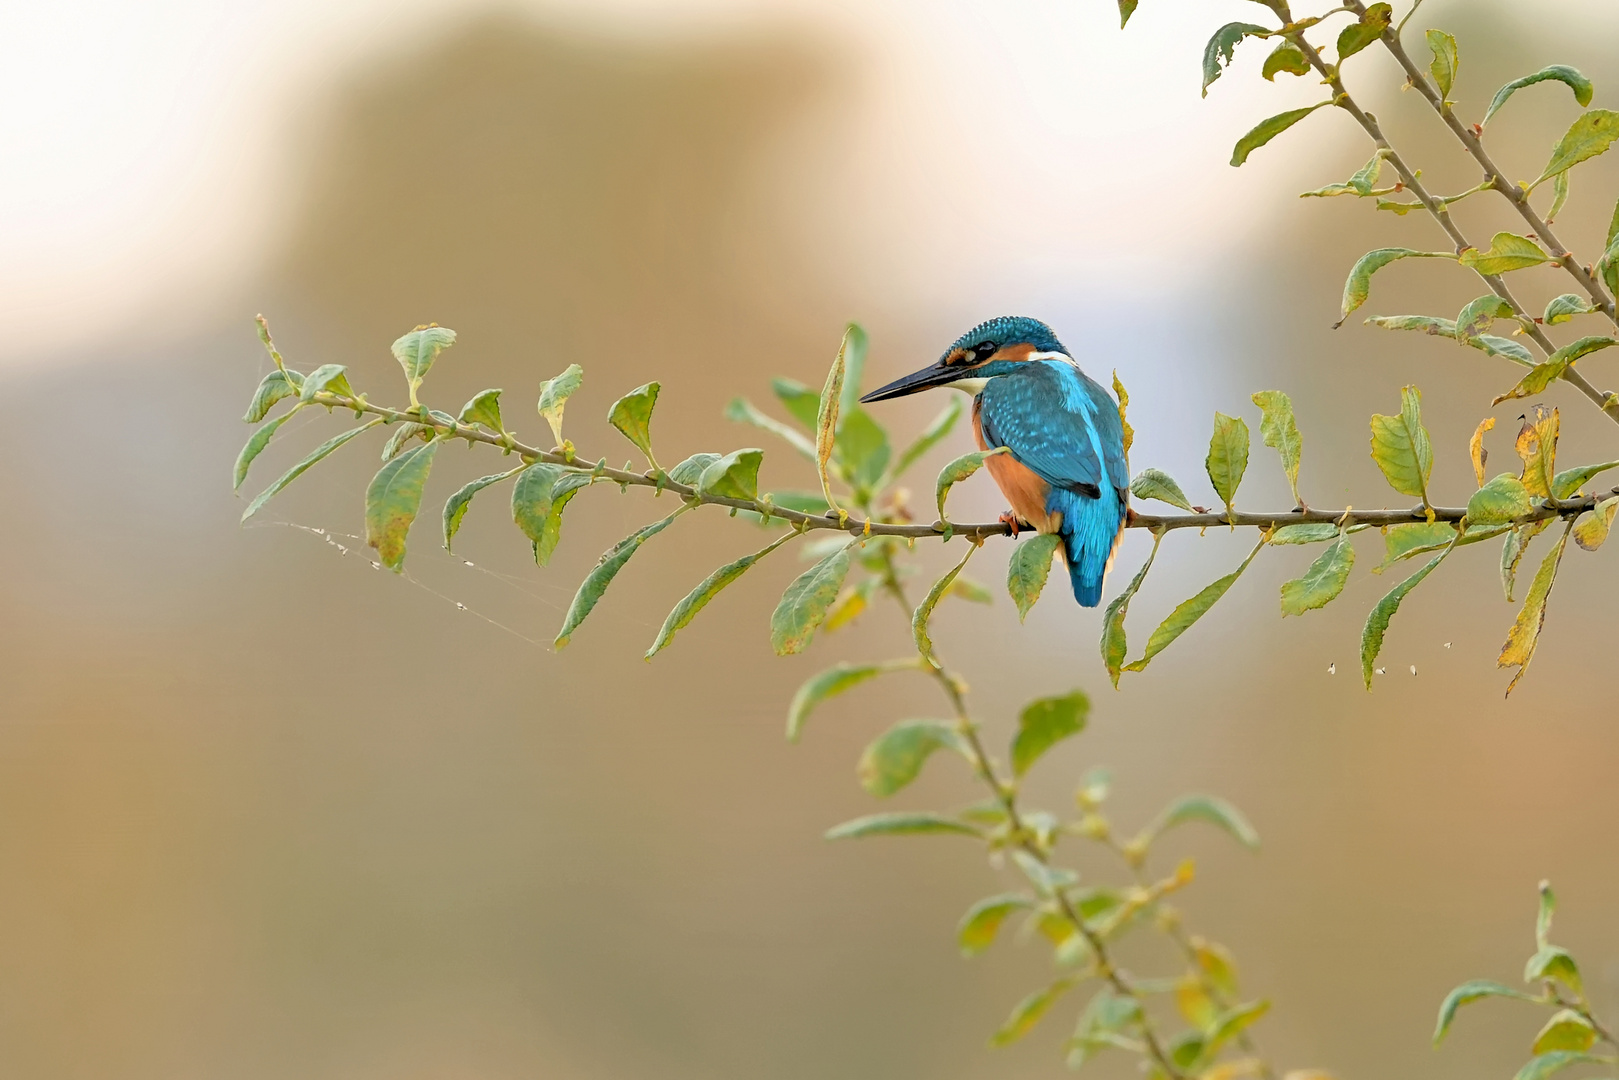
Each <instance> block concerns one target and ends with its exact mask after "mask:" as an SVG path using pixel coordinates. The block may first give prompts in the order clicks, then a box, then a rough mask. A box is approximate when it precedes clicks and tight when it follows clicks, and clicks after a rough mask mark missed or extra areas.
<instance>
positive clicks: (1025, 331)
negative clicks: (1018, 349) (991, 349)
mask: <svg viewBox="0 0 1619 1080" xmlns="http://www.w3.org/2000/svg"><path fill="white" fill-rule="evenodd" d="M986 341H993V342H995V344H997V345H1000V346H1006V345H1016V344H1018V343H1020V342H1027V343H1028V344H1030V345H1033V346H1034V348H1035V351H1036V352H1060V353H1064V354H1066V353H1067V352H1068V350H1067V349H1065V348H1063V347H1062V342H1060V341H1058V340H1057V335H1056V334H1054V333H1052V332H1051V327H1049V326H1047V325H1046V324H1045V323H1043V322H1041V321H1040V320H1039V319H1031V318H1029V317H1028V316H1026V315H1002V316H1001V317H1000V318H998V319H990V320H989V321H987V322H981V323H979V324H978V325H977V326H975V327H973V328H972V329H971V330H969V331H967V332H966V333H965V334H962V335H961V336H960V337H958V338H957V339H956V340H955V342H954V343H953V344H952V345H951V346H950V348H948V349H946V350H945V351H944V356H949V355H950V354H951V352H953V351H954V350H956V349H962V350H965V351H967V352H972V351H973V350H974V349H975V348H976V347H978V346H979V345H981V344H983V343H984V342H986ZM941 359H942V357H941Z"/></svg>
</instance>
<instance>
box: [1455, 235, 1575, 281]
mask: <svg viewBox="0 0 1619 1080" xmlns="http://www.w3.org/2000/svg"><path fill="white" fill-rule="evenodd" d="M1456 261H1457V262H1459V263H1461V264H1462V265H1463V266H1466V267H1468V268H1470V269H1473V270H1477V271H1478V272H1479V273H1481V274H1485V275H1494V274H1505V273H1509V272H1510V271H1513V270H1523V269H1525V268H1526V267H1530V266H1539V265H1540V264H1541V263H1546V262H1551V261H1552V260H1551V256H1549V255H1547V254H1546V253H1545V252H1544V251H1542V250H1540V245H1539V244H1537V243H1535V242H1534V241H1533V240H1531V239H1529V238H1528V237H1527V236H1519V235H1518V234H1517V233H1509V232H1498V233H1496V234H1495V237H1494V239H1492V240H1491V241H1490V250H1488V251H1485V252H1480V251H1479V250H1478V248H1468V249H1467V250H1466V251H1464V252H1462V253H1461V256H1460V257H1459V258H1458V259H1457V260H1456Z"/></svg>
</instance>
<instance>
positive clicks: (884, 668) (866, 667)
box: [787, 659, 920, 742]
mask: <svg viewBox="0 0 1619 1080" xmlns="http://www.w3.org/2000/svg"><path fill="white" fill-rule="evenodd" d="M919 666H920V665H919V661H918V660H916V659H906V660H890V661H888V662H887V663H884V664H837V665H835V666H833V667H829V668H827V669H826V670H825V671H823V672H821V673H820V674H818V675H815V676H814V677H812V678H810V679H809V680H807V681H806V682H805V683H804V684H803V685H802V686H800V687H799V688H798V692H797V693H795V694H794V695H793V702H792V704H791V705H789V706H788V707H787V739H788V741H789V742H797V741H798V737H799V735H801V734H802V733H803V730H804V722H805V721H806V720H808V719H809V714H810V713H811V712H813V711H814V710H815V707H816V706H817V705H819V704H821V702H823V701H825V700H826V699H827V698H831V697H836V696H838V695H839V694H841V693H843V692H845V691H846V690H849V689H851V688H853V687H856V686H859V685H860V684H861V683H863V682H865V681H866V680H868V679H874V678H876V677H877V676H878V675H886V674H888V673H889V672H892V671H915V670H917V669H918V667H919Z"/></svg>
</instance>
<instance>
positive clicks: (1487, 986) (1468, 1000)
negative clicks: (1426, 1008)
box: [1433, 979, 1535, 1046]
mask: <svg viewBox="0 0 1619 1080" xmlns="http://www.w3.org/2000/svg"><path fill="white" fill-rule="evenodd" d="M1487 997H1504V998H1516V999H1518V1000H1519V1001H1533V1000H1535V999H1534V998H1533V997H1531V996H1530V995H1528V994H1526V993H1524V992H1523V991H1522V990H1514V989H1513V988H1512V987H1510V986H1502V985H1501V984H1500V983H1498V982H1491V981H1490V980H1489V979H1472V980H1470V981H1468V982H1464V983H1462V984H1461V985H1460V986H1458V987H1457V988H1456V989H1454V990H1452V991H1451V992H1450V993H1448V994H1446V995H1445V1000H1444V1003H1443V1004H1441V1005H1440V1006H1439V1022H1438V1023H1437V1024H1436V1025H1435V1026H1434V1032H1433V1042H1434V1045H1435V1046H1438V1045H1439V1043H1440V1042H1441V1041H1442V1040H1443V1039H1444V1037H1445V1033H1446V1032H1448V1031H1449V1030H1450V1025H1451V1023H1452V1022H1453V1021H1454V1020H1455V1019H1456V1010H1457V1009H1459V1008H1461V1007H1462V1006H1463V1005H1470V1004H1472V1003H1473V1002H1475V1001H1478V1000H1480V999H1482V998H1487Z"/></svg>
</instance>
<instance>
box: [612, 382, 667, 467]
mask: <svg viewBox="0 0 1619 1080" xmlns="http://www.w3.org/2000/svg"><path fill="white" fill-rule="evenodd" d="M659 389H660V386H659V384H658V383H655V382H649V383H647V384H646V385H645V386H638V387H636V388H635V389H634V390H631V391H630V392H629V393H627V394H625V395H624V396H623V397H621V398H619V399H618V400H617V401H615V402H613V407H612V409H610V410H609V411H608V413H607V422H608V423H609V424H612V425H613V426H614V427H616V428H617V429H618V430H619V432H620V433H621V434H622V435H623V436H624V437H625V438H626V439H628V440H630V442H632V443H634V444H635V448H636V449H637V450H639V451H641V453H642V454H643V455H645V457H646V460H647V464H648V465H650V466H652V468H654V469H656V468H657V467H658V462H657V459H656V458H654V457H653V456H652V410H653V408H654V407H656V406H657V404H658V390H659Z"/></svg>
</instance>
